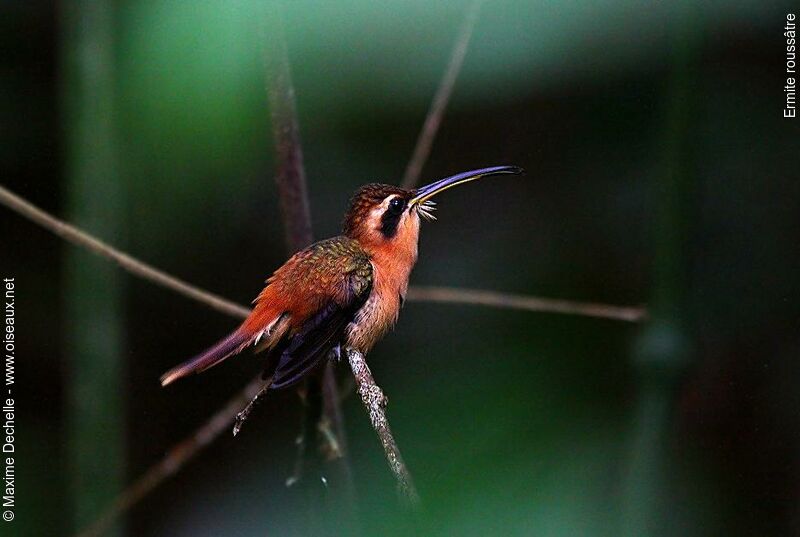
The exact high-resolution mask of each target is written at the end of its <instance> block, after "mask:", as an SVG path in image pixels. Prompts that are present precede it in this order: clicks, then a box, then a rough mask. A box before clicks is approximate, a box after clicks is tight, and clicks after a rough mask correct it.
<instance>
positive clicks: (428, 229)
mask: <svg viewBox="0 0 800 537" xmlns="http://www.w3.org/2000/svg"><path fill="white" fill-rule="evenodd" d="M255 4H256V3H254V2H245V1H237V2H192V3H189V2H186V3H180V2H169V1H154V2H141V3H138V2H137V3H113V2H112V3H110V4H105V5H106V6H107V7H108V10H109V11H108V12H107V13H109V14H110V16H109V20H110V24H109V26H108V27H109V28H110V29H111V30H110V33H109V34H108V35H106V36H105V37H102V36H101V37H99V38H97V39H96V40H94V41H92V40H91V39H90V41H91V42H92V43H95V44H96V43H99V44H100V47H99V48H93V47H87V48H81V47H80V43H81V41H80V38H79V37H76V28H77V29H78V30H77V34H78V35H81V34H80V28H84V29H85V26H81V25H82V24H84V23H85V22H86V21H87V20H91V18H82V15H81V14H82V12H81V10H85V11H86V12H89V11H91V10H90V9H88V8H87V6H86V5H84V4H79V5H78V6H77V7H76V8H75V9H74V10H73V9H67V8H65V7H63V6H62V7H59V6H53V5H48V4H47V3H27V2H6V3H4V4H3V5H2V6H1V7H0V12H2V17H0V20H1V21H2V22H0V29H2V32H0V35H2V37H1V38H0V39H1V40H2V43H3V60H2V63H0V65H2V75H0V96H1V97H2V98H0V118H1V119H0V121H2V123H1V125H2V130H1V131H0V173H1V175H0V177H1V178H0V183H2V185H3V186H6V187H8V188H9V189H11V190H13V191H15V192H17V193H18V194H20V195H22V196H24V197H25V198H27V199H29V200H31V201H32V202H33V203H35V204H37V205H39V206H41V207H43V208H44V209H45V210H47V211H50V212H52V213H54V214H55V215H57V216H59V217H62V218H64V219H66V220H69V221H73V222H77V223H78V224H79V225H81V226H82V227H84V228H85V229H87V230H88V231H89V232H91V233H93V234H96V235H97V236H98V237H100V238H102V239H103V240H106V241H108V242H109V243H111V244H113V245H115V246H117V247H120V248H122V249H124V250H126V251H128V252H130V253H131V254H132V255H133V256H136V257H139V258H141V259H143V260H145V261H147V262H149V263H152V264H153V265H155V266H157V267H159V268H162V269H164V270H165V271H167V272H170V273H172V274H175V275H176V276H178V277H181V278H184V279H186V280H188V281H189V282H192V283H194V284H196V285H198V286H200V287H203V288H207V289H209V290H211V291H214V292H216V293H219V294H221V295H223V296H225V297H228V298H231V299H233V300H235V301H237V302H239V303H242V304H246V303H248V302H249V301H250V300H251V299H252V298H253V297H254V296H255V295H256V294H257V293H258V291H259V290H260V288H261V285H262V281H263V280H264V278H265V277H266V276H268V275H269V273H270V272H271V271H272V270H273V269H274V268H276V267H277V266H279V265H280V263H282V261H283V260H284V259H285V258H286V256H287V254H288V252H287V251H286V249H285V246H284V240H283V239H284V234H283V233H284V230H283V227H282V223H281V219H280V214H279V211H278V205H277V199H276V190H275V186H274V182H273V180H272V176H273V171H274V152H273V144H272V139H271V134H270V127H269V110H268V109H267V104H266V96H265V91H264V70H263V63H262V61H261V58H260V46H261V44H260V41H259V33H258V31H257V25H256V24H255V19H257V17H258V14H259V11H258V9H257V8H256V5H255ZM465 9H466V4H463V3H458V2H453V3H446V4H445V3H443V4H441V5H438V6H431V5H428V3H423V2H396V3H393V4H392V5H391V6H388V7H387V6H381V7H378V5H377V4H375V5H373V3H371V2H365V1H347V2H337V3H325V5H319V3H317V2H294V3H292V4H291V5H290V6H288V7H287V9H286V10H285V30H286V34H287V41H288V50H289V56H290V60H291V63H292V74H293V78H294V85H295V90H296V99H297V107H298V114H299V122H300V128H301V136H302V141H303V145H304V153H305V163H306V169H307V173H308V181H309V190H310V201H311V208H312V212H313V221H314V232H315V235H316V236H317V237H319V238H322V237H326V236H331V235H335V234H337V233H338V230H339V223H340V220H341V217H342V214H343V211H344V209H345V207H346V204H347V201H348V199H349V196H350V195H351V193H352V192H353V191H354V190H355V189H356V188H357V187H358V186H359V185H361V184H363V183H366V182H371V181H382V182H392V183H396V182H398V181H399V179H400V177H401V175H402V172H403V170H404V168H405V165H406V162H407V160H408V158H409V156H410V154H411V151H412V148H413V145H414V141H415V139H416V136H417V133H418V131H419V128H420V126H421V124H422V121H423V119H424V117H425V113H426V110H427V108H428V104H429V102H430V99H431V96H432V95H433V93H434V91H435V88H436V85H437V83H438V80H439V78H440V76H441V73H442V72H443V71H444V68H445V66H446V64H447V61H448V56H449V54H450V50H451V47H452V43H453V41H454V40H455V38H456V35H457V32H458V27H459V25H460V24H461V22H460V21H461V20H462V19H463V13H464V11H465ZM788 9H789V3H783V4H782V3H768V2H702V3H701V2H698V3H696V4H694V3H684V4H681V3H655V2H654V3H642V4H637V6H636V7H633V6H632V4H631V3H628V2H617V1H607V2H600V3H597V2H586V3H582V2H576V3H564V4H561V3H552V4H551V3H539V2H524V1H518V2H515V1H496V2H495V1H487V2H485V3H484V5H483V7H482V9H481V12H480V17H479V19H478V22H477V24H476V27H475V31H474V36H473V40H472V42H471V45H470V49H469V52H468V54H467V57H466V61H465V64H464V68H463V71H462V73H461V75H460V78H459V80H458V83H457V86H456V90H455V93H454V95H453V99H452V102H451V105H450V108H449V109H448V112H447V115H446V117H445V120H444V123H443V126H442V129H441V132H440V133H439V135H438V138H437V140H436V143H435V145H434V148H433V153H432V155H431V158H430V160H429V162H428V164H427V165H426V166H425V168H424V173H423V181H428V180H433V179H436V178H438V177H441V176H444V175H448V174H451V173H455V172H458V171H463V170H467V169H471V168H476V167H481V166H486V165H495V164H516V165H520V166H523V167H525V168H526V169H527V170H528V175H527V176H526V177H523V178H497V179H491V180H489V181H486V182H483V183H475V184H471V185H468V186H466V187H462V188H459V189H455V190H452V191H449V192H447V194H446V195H443V196H442V197H441V199H440V200H439V207H440V210H439V211H438V213H437V216H438V217H439V221H438V222H436V223H433V224H426V225H425V226H424V230H423V233H422V237H421V241H420V261H419V263H418V265H417V268H416V269H415V271H414V274H413V275H412V284H430V285H452V286H461V287H474V288H486V289H493V290H499V291H508V292H516V293H523V294H530V295H536V296H546V297H554V298H564V299H574V300H587V301H596V302H606V303H610V304H619V305H635V304H648V306H649V307H650V309H651V313H652V314H653V316H652V319H653V321H652V322H650V323H638V324H636V323H629V322H622V321H613V320H598V319H591V318H584V317H578V316H564V315H555V314H546V313H530V312H521V311H512V310H497V309H488V308H484V307H478V306H465V305H442V304H429V303H418V302H409V303H408V304H406V306H405V308H404V310H403V313H402V315H401V318H400V322H399V324H398V326H397V328H396V330H395V331H394V332H393V333H391V334H390V335H389V336H388V337H386V338H385V340H384V341H383V342H381V343H380V344H379V345H378V346H377V347H376V348H375V349H374V350H373V352H372V353H371V355H370V357H369V360H370V365H371V367H372V370H373V373H374V375H375V378H376V379H377V381H378V383H379V384H380V385H381V386H382V387H383V389H384V390H385V391H386V393H387V394H388V396H389V398H390V400H391V404H390V407H389V417H390V420H391V424H392V426H393V429H394V432H395V434H396V437H397V439H398V441H399V443H400V446H401V448H402V449H403V454H404V456H405V458H406V462H407V463H408V465H409V467H410V469H411V471H412V472H413V474H414V476H415V478H416V481H417V485H418V488H419V491H420V494H421V496H422V498H423V500H424V506H425V507H424V511H423V512H422V513H421V514H420V515H418V517H416V519H415V520H412V518H413V517H410V515H409V514H408V513H407V512H406V511H404V510H403V509H401V508H399V507H398V503H397V499H396V496H395V491H394V483H393V480H392V476H391V474H390V473H389V471H388V469H387V467H386V462H385V460H384V458H383V453H382V451H381V449H380V445H379V443H378V441H377V439H376V437H375V435H374V433H373V431H372V430H371V428H370V427H369V423H368V420H367V417H366V415H365V413H364V410H363V408H362V407H361V405H360V403H359V401H358V398H357V397H354V396H352V395H351V396H350V397H349V398H347V399H346V400H345V402H344V403H343V408H344V412H345V419H346V425H347V432H348V441H349V451H350V463H351V465H352V468H353V472H354V478H355V485H356V493H357V498H356V510H357V513H358V519H359V523H358V524H359V526H360V528H361V530H362V532H363V533H364V534H366V535H379V534H380V535H386V534H398V535H400V534H408V533H409V532H411V531H412V528H413V529H414V530H416V531H418V532H421V533H423V534H426V535H487V534H503V535H551V536H573V535H609V536H610V535H621V534H624V532H628V533H629V534H642V535H670V536H672V535H675V536H678V535H681V536H684V535H698V536H700V535H723V534H724V535H796V534H800V487H798V482H799V481H798V479H800V465H799V464H798V463H799V462H800V459H799V458H798V455H799V454H800V391H798V388H797V386H798V381H800V365H798V364H799V362H798V353H799V351H800V336H798V333H799V332H798V320H799V319H800V317H799V316H798V308H797V306H796V302H797V298H798V278H797V273H798V263H800V248H798V237H800V211H799V210H800V197H799V195H800V183H799V182H798V179H800V174H799V173H798V167H797V155H798V149H800V144H798V128H797V125H798V124H797V120H796V119H792V120H790V119H784V118H782V109H783V106H784V102H785V101H784V93H783V85H784V83H785V73H784V70H785V64H784V62H785V45H786V42H785V38H784V37H783V35H782V33H783V26H784V24H785V18H786V12H787V10H788ZM81 21H83V22H81ZM90 37H91V36H90ZM95 37H96V36H95ZM76 58H78V60H76ZM81 61H83V62H90V63H91V62H94V61H96V62H97V66H96V67H97V68H98V69H99V70H100V71H102V70H103V69H105V70H106V71H105V72H107V73H110V74H111V75H110V77H109V78H106V79H102V78H100V79H99V80H101V82H100V83H97V82H96V81H95V82H94V83H91V84H89V85H88V86H85V87H84V86H81V84H80V82H79V81H77V79H76V74H75V73H76V72H80V70H79V69H78V68H76V67H75V66H76V65H77V64H79V63H80V62H81ZM76 62H77V63H76ZM104 62H105V63H104ZM103 80H104V81H103ZM104 99H106V100H105V101H104ZM98 100H99V101H101V102H110V103H112V106H111V108H110V109H109V110H105V112H104V114H103V115H102V117H100V118H99V119H98V118H95V119H92V118H91V117H90V118H89V120H87V121H86V122H84V123H82V122H81V121H82V120H81V119H80V115H79V112H76V110H77V111H80V110H87V109H88V110H91V109H92V104H91V103H95V102H98ZM76 103H77V104H76ZM80 103H84V104H80ZM86 103H89V104H86ZM82 107H84V108H82ZM76 114H78V115H77V116H76ZM76 117H78V119H76ZM93 121H96V122H95V123H93ZM109 133H110V134H109ZM111 139H113V140H114V142H113V149H112V150H110V151H109V150H108V146H107V145H105V144H106V143H108V140H111ZM108 155H111V157H109V156H108ZM98 170H99V171H98ZM101 172H102V173H101ZM673 239H675V240H673ZM0 252H2V253H0V259H2V267H0V268H1V269H2V274H3V277H9V276H13V277H16V281H17V316H18V320H17V323H18V337H19V340H18V357H17V366H18V367H17V373H18V378H17V384H16V386H15V393H16V394H17V398H18V403H17V404H18V428H17V432H18V441H17V460H18V466H17V472H18V474H17V501H18V508H17V511H16V515H17V516H16V520H15V521H14V522H13V523H12V524H4V525H3V534H6V533H5V532H6V530H7V529H9V528H10V529H11V531H12V533H11V534H15V535H16V534H18V535H63V534H67V533H71V532H73V531H74V530H75V529H77V527H82V526H84V525H86V523H88V522H90V521H92V520H93V519H95V518H96V517H97V516H99V514H100V510H101V509H102V508H103V507H104V506H107V505H108V503H109V502H110V500H111V498H112V497H113V494H114V491H115V490H117V488H118V487H119V486H120V485H121V484H127V483H129V482H131V481H132V480H133V479H134V478H135V477H138V476H139V475H140V474H141V473H142V472H143V471H144V470H145V469H146V468H147V467H149V465H150V464H152V463H154V462H156V461H157V460H159V458H160V457H161V456H162V455H163V454H164V453H165V452H166V450H167V449H168V448H169V447H170V446H172V445H173V444H175V443H176V442H178V441H179V440H180V439H182V438H183V437H184V436H186V435H187V434H189V433H190V432H191V431H192V430H194V428H196V427H197V426H198V425H199V424H201V423H202V422H203V421H204V420H205V419H206V418H207V417H208V416H209V415H210V414H211V413H212V412H214V411H215V410H217V409H218V408H219V407H220V406H221V405H222V404H223V402H224V401H225V400H227V399H228V398H229V397H230V396H231V395H232V394H234V393H235V392H236V391H237V390H238V389H239V388H240V387H241V386H242V385H243V384H244V383H245V382H246V381H247V380H248V379H249V378H250V377H251V375H252V374H253V373H254V372H255V371H257V370H258V368H259V365H260V362H258V361H257V360H256V359H254V358H253V357H251V356H250V355H245V356H243V357H240V358H238V359H236V360H232V361H231V362H230V363H226V364H225V365H224V366H221V367H219V368H217V369H214V370H213V371H212V372H209V373H207V374H205V375H202V376H198V377H194V378H191V379H189V380H187V381H184V382H181V383H178V384H177V385H175V386H171V387H170V388H169V389H161V388H160V386H159V385H158V377H159V375H160V374H161V373H162V372H163V371H164V370H165V369H167V368H168V367H170V366H172V365H174V364H176V363H177V362H179V361H182V360H183V359H185V358H187V357H188V356H190V355H192V354H194V353H195V352H197V351H199V350H200V349H202V348H203V347H205V346H206V345H208V344H210V343H212V342H213V341H215V340H216V339H217V338H218V337H220V336H221V335H223V334H224V333H226V332H227V331H228V330H230V329H231V328H232V327H233V326H235V324H236V321H235V320H233V319H231V318H227V317H225V316H224V315H221V314H219V313H216V312H214V311H211V310H208V309H206V308H205V307H203V306H201V305H198V304H197V303H194V302H192V301H190V300H187V299H185V298H183V297H180V296H178V295H175V294H173V293H172V292H170V291H166V290H164V289H161V288H158V287H155V286H153V285H152V284H150V283H148V282H145V281H142V280H140V279H137V278H134V277H132V276H130V275H128V274H127V273H123V272H122V271H120V270H118V269H116V268H114V267H113V266H112V265H111V264H110V263H109V262H107V261H105V260H98V259H97V258H95V257H93V256H92V255H90V254H88V253H86V252H83V251H78V250H77V249H76V248H75V247H73V246H71V245H69V244H67V243H65V242H63V241H62V240H60V239H58V238H56V237H54V236H53V235H51V234H50V233H49V232H47V231H44V230H42V229H41V228H39V227H37V226H35V225H33V224H32V223H30V222H29V221H27V220H24V219H22V218H20V217H19V216H18V215H16V214H14V213H12V212H10V211H9V210H7V209H5V208H2V209H0ZM338 370H339V373H340V375H341V377H342V379H345V378H347V374H348V372H347V368H346V367H345V366H344V365H342V366H340V367H339V368H338ZM104 387H105V388H107V389H104ZM300 421H301V406H300V402H299V400H298V397H297V395H296V394H295V393H294V391H292V390H288V391H285V392H280V393H277V394H274V395H272V396H271V397H270V398H269V400H268V401H267V402H266V403H264V404H262V405H261V406H259V407H258V409H257V411H256V413H255V414H254V415H253V417H252V418H251V420H250V422H248V423H247V425H246V428H245V430H244V431H243V433H242V434H241V435H240V436H239V437H237V438H236V439H233V438H232V437H231V436H230V435H228V434H227V433H225V434H223V435H222V437H221V438H220V439H218V440H217V441H216V442H214V443H213V445H211V446H210V447H209V448H208V449H207V450H205V451H204V452H203V453H202V454H201V455H200V456H199V457H197V458H196V459H195V460H193V461H192V462H191V463H190V464H189V465H188V466H187V467H186V468H184V469H183V470H182V471H181V472H180V473H179V474H178V475H176V476H175V477H174V478H172V479H170V480H168V481H167V482H166V483H164V484H163V485H162V486H161V487H159V488H157V489H156V490H155V491H154V492H153V493H152V494H150V495H149V496H148V497H147V498H146V499H145V500H144V501H142V502H141V503H140V504H138V505H137V506H136V507H135V508H134V509H132V510H131V511H130V513H129V514H128V516H127V518H126V520H125V524H124V526H123V527H122V528H117V530H116V531H117V532H118V533H117V534H120V533H121V532H127V533H128V534H130V535H220V534H223V533H228V534H231V535H263V534H265V533H267V534H270V535H305V534H308V533H318V532H320V528H321V527H322V528H325V529H326V530H327V531H326V532H327V533H336V532H338V531H339V529H338V527H337V526H336V522H335V519H336V516H337V515H336V513H334V514H333V515H331V514H330V513H328V514H325V511H326V508H325V505H324V504H325V503H326V502H328V501H329V499H328V500H326V499H325V498H324V496H325V495H326V494H328V495H336V494H339V488H337V487H338V484H337V483H335V482H332V483H331V484H330V486H329V488H328V492H321V493H320V491H318V490H316V485H315V484H314V483H315V482H316V481H315V479H310V481H312V483H311V484H309V483H306V484H305V485H303V486H301V487H300V488H299V489H294V490H287V489H286V488H285V486H284V480H285V479H286V478H287V477H288V476H289V475H290V474H291V472H292V469H293V465H294V460H295V448H294V446H293V441H294V438H295V436H296V435H297V433H298V430H299V424H300ZM651 433H652V434H651ZM76 461H77V462H76ZM651 470H652V471H651ZM87 472H88V473H87ZM307 481H309V480H307ZM307 489H312V490H311V493H310V494H309V493H308V490H307ZM309 498H313V500H309ZM321 513H322V514H321ZM640 519H645V522H641V520H640ZM331 520H334V522H331ZM648 520H649V521H650V522H648ZM14 532H16V533H14Z"/></svg>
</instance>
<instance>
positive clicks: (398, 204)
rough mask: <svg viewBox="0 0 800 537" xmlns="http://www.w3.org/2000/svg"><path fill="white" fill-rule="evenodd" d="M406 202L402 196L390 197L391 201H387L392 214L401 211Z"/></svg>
mask: <svg viewBox="0 0 800 537" xmlns="http://www.w3.org/2000/svg"><path fill="white" fill-rule="evenodd" d="M405 205H406V202H405V200H404V199H402V198H392V201H390V202H389V210H390V211H391V212H393V213H394V214H400V213H402V212H403V208H405Z"/></svg>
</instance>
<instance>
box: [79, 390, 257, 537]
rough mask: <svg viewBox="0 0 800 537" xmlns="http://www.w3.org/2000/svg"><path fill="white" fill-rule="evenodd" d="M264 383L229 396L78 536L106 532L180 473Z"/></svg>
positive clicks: (90, 535) (82, 536) (85, 536)
mask: <svg viewBox="0 0 800 537" xmlns="http://www.w3.org/2000/svg"><path fill="white" fill-rule="evenodd" d="M263 383H264V381H263V380H261V375H259V376H257V377H256V378H254V379H253V380H251V381H250V383H249V384H247V386H245V388H244V390H242V391H241V392H240V393H238V394H237V395H235V396H234V397H232V398H231V399H230V400H228V402H227V403H225V406H223V407H222V408H221V409H220V410H218V411H217V412H216V413H215V414H214V415H212V416H211V418H210V419H209V420H208V421H207V422H206V423H205V424H204V425H203V426H202V427H200V428H198V429H197V430H195V431H194V432H193V433H192V434H191V435H189V436H187V437H186V438H184V439H183V440H182V441H181V442H179V443H178V444H176V445H175V446H173V447H172V449H170V450H169V451H168V452H167V454H166V456H164V458H163V459H161V460H160V461H159V462H158V463H157V464H154V465H153V466H151V467H150V468H149V469H148V470H147V471H146V472H145V473H144V474H143V475H142V476H141V477H139V479H137V480H136V481H134V482H133V483H132V484H131V485H130V486H129V487H128V488H126V489H125V491H124V492H123V493H122V494H120V495H119V496H117V497H116V498H115V499H114V502H113V503H112V504H111V506H110V507H109V508H108V509H107V510H106V511H105V512H104V513H103V514H102V516H100V518H98V519H97V520H96V521H95V522H93V523H92V524H91V525H90V526H88V527H87V528H85V529H83V530H82V531H81V532H80V533H78V535H77V537H94V536H97V535H102V534H103V533H104V532H105V531H106V530H107V529H108V528H109V527H110V526H111V524H112V523H113V522H114V521H115V520H116V519H117V518H118V517H119V516H121V515H122V514H123V513H125V512H126V511H127V510H128V509H130V508H131V507H132V506H134V505H135V504H136V503H138V502H139V501H140V500H141V499H142V498H144V497H145V496H146V495H147V494H148V493H149V492H150V491H152V490H153V489H154V488H156V487H157V486H158V485H160V484H161V482H163V481H164V480H165V479H166V478H168V477H170V476H172V475H173V474H175V473H177V472H178V471H179V470H180V469H181V468H182V467H183V466H184V465H185V464H186V463H187V462H188V461H189V459H191V458H192V457H194V456H195V455H197V454H198V453H199V452H200V451H201V450H202V449H203V448H205V447H206V446H208V445H209V444H211V442H212V441H213V440H214V439H215V438H217V437H218V436H219V435H220V433H221V432H222V431H224V430H225V429H227V428H228V427H229V426H230V424H231V422H232V421H233V418H234V416H235V415H236V413H237V412H239V409H240V408H242V406H243V405H245V404H246V403H247V402H248V401H250V400H252V399H253V397H254V396H255V395H256V394H257V393H258V392H259V391H260V390H261V388H262V385H263Z"/></svg>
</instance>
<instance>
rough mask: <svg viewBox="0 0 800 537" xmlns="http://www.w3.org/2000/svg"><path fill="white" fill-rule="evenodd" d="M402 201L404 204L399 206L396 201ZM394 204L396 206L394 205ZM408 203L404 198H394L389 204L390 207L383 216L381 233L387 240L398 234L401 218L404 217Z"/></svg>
mask: <svg viewBox="0 0 800 537" xmlns="http://www.w3.org/2000/svg"><path fill="white" fill-rule="evenodd" d="M398 199H399V200H400V201H401V202H402V203H401V204H400V205H397V202H395V200H398ZM393 202H394V206H393V205H392V203H393ZM405 206H406V202H405V200H404V199H402V198H394V199H392V201H390V202H389V206H388V207H387V208H386V210H385V211H384V212H383V214H382V215H381V233H382V234H383V236H384V237H386V238H387V239H391V238H392V237H394V236H395V235H396V234H397V226H398V225H399V224H400V217H402V216H403V210H404V209H405Z"/></svg>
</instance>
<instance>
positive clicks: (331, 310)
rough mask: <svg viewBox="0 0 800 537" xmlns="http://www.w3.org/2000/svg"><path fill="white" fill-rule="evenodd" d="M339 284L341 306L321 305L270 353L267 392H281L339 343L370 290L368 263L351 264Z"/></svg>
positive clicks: (365, 258) (370, 274)
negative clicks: (285, 340)
mask: <svg viewBox="0 0 800 537" xmlns="http://www.w3.org/2000/svg"><path fill="white" fill-rule="evenodd" d="M342 284H343V286H344V287H345V290H346V292H345V293H344V296H345V300H344V302H343V303H342V302H337V301H335V300H331V301H329V302H327V303H326V304H324V305H323V306H322V307H321V308H320V309H319V311H317V313H315V314H314V315H312V316H311V318H310V319H309V320H308V321H306V322H305V324H303V326H302V327H301V328H300V329H299V330H298V331H297V332H296V333H295V334H294V335H293V336H291V337H290V339H289V340H288V341H287V342H285V344H284V345H279V346H278V347H277V348H276V349H275V352H272V353H270V357H269V358H268V361H269V362H271V363H272V367H273V368H274V371H273V370H272V368H270V369H268V370H267V371H265V376H269V374H270V373H271V374H272V384H271V387H270V388H271V389H273V390H277V389H280V388H285V387H287V386H291V385H292V384H294V383H296V382H298V381H299V380H300V379H302V378H303V377H304V376H305V375H306V374H308V373H309V372H310V371H311V370H313V369H314V368H315V367H317V366H318V365H319V364H321V363H322V362H323V361H324V359H325V358H326V357H327V356H328V354H329V352H330V351H331V349H333V348H334V347H336V346H337V345H339V344H340V343H341V342H342V341H343V339H344V335H345V330H346V328H347V325H348V324H349V323H350V322H351V321H352V320H353V319H354V317H355V315H356V313H357V312H358V310H359V309H360V308H361V307H362V306H363V305H364V303H365V302H366V301H367V298H368V297H369V294H370V291H371V290H372V263H370V261H369V259H368V258H367V257H363V258H359V259H356V260H354V262H353V263H352V265H351V267H350V269H349V270H348V271H347V272H346V273H345V274H343V282H342ZM276 362H277V365H276Z"/></svg>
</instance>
